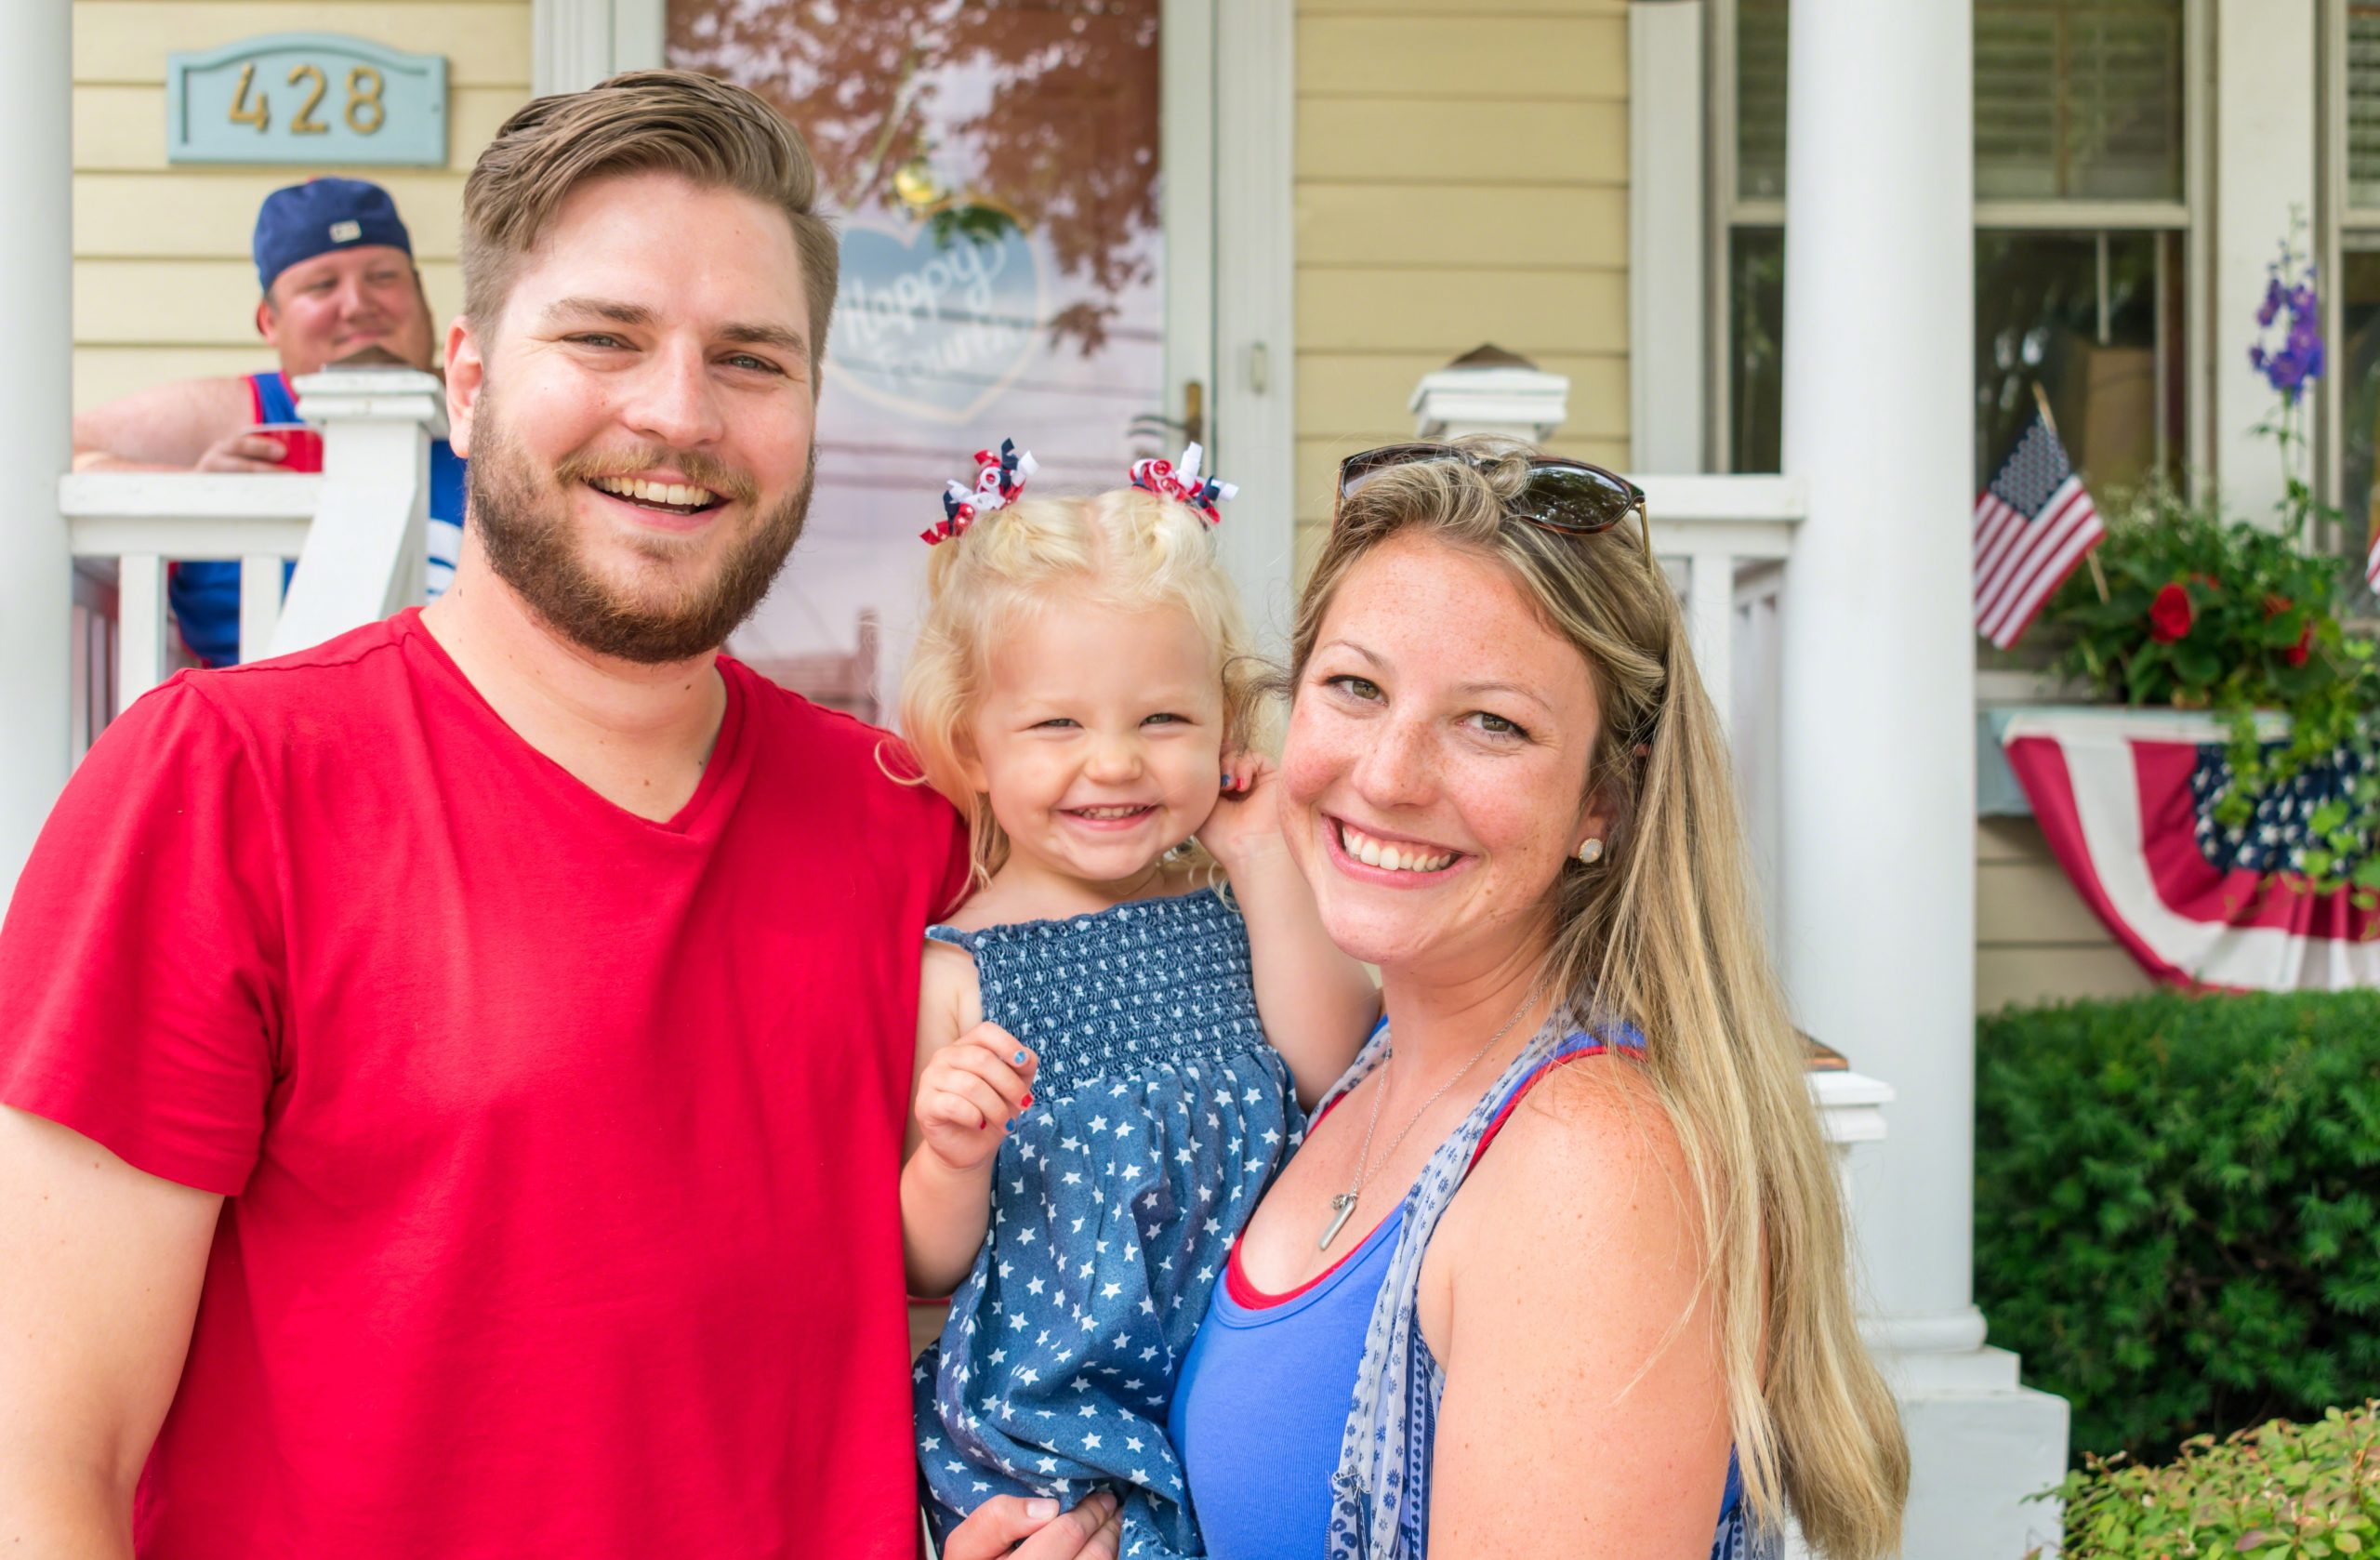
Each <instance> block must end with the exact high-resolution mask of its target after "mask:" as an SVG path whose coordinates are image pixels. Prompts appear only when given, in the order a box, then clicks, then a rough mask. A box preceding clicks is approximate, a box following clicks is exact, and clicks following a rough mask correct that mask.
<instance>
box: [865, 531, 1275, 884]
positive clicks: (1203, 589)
mask: <svg viewBox="0 0 2380 1560" xmlns="http://www.w3.org/2000/svg"><path fill="white" fill-rule="evenodd" d="M1072 602H1097V603H1099V604H1101V605H1104V606H1109V607H1117V608H1121V609H1123V610H1126V611H1144V610H1147V609H1150V608H1155V607H1165V606H1178V607H1180V608H1182V609H1183V611H1185V612H1187V613H1188V614H1189V615H1190V617H1191V620H1192V621H1193V622H1195V623H1197V626H1198V628H1199V630H1200V631H1201V632H1202V633H1204V634H1205V635H1206V637H1207V641H1208V642H1209V643H1210V644H1212V645H1213V646H1214V650H1215V675H1216V676H1217V677H1218V678H1219V679H1221V680H1222V683H1223V747H1224V749H1225V751H1230V750H1232V749H1234V748H1237V747H1248V746H1250V744H1251V743H1252V742H1253V741H1254V740H1255V736H1256V726H1257V716H1258V711H1259V709H1260V707H1261V706H1262V703H1263V695H1262V694H1261V693H1260V692H1259V688H1258V684H1259V681H1260V677H1259V675H1258V668H1257V666H1256V664H1255V662H1254V661H1253V660H1251V659H1250V655H1249V653H1248V633H1247V629H1246V628H1244V627H1243V626H1242V621H1241V617H1240V612H1239V593H1238V591H1237V589H1236V588H1235V587H1234V586H1233V584H1232V580H1231V576H1230V575H1228V574H1226V573H1225V572H1224V570H1223V563H1222V562H1221V561H1220V560H1219V559H1218V558H1217V557H1216V555H1215V545H1214V538H1213V537H1211V536H1210V535H1208V534H1207V524H1206V522H1205V520H1204V519H1203V518H1202V517H1200V516H1199V515H1198V513H1197V511H1195V510H1193V509H1191V508H1190V506H1189V505H1187V504H1184V503H1183V502H1181V501H1180V500H1179V499H1175V498H1169V497H1165V496H1160V495H1158V494H1155V493H1151V492H1148V491H1146V490H1144V489H1142V488H1134V487H1126V488H1118V489H1116V490H1115V491H1113V492H1109V493H1102V494H1098V495H1095V496H1080V497H1052V498H1025V499H1020V500H1018V501H1017V502H1016V503H1013V504H1011V505H1010V506H1008V507H1007V508H1006V509H994V510H992V511H991V512H990V513H988V514H985V515H984V516H982V517H981V518H979V519H977V520H976V521H975V522H973V523H972V525H970V526H969V527H968V528H967V530H966V531H965V533H964V534H962V535H959V536H956V537H953V538H952V539H950V540H948V541H945V542H943V543H942V544H941V545H939V546H938V547H936V548H935V549H933V557H932V560H930V561H929V562H928V563H927V566H926V611H925V621H924V624H923V625H922V627H920V628H919V632H918V642H917V647H916V648H915V649H914V650H912V651H911V652H910V654H909V661H908V665H907V666H906V668H904V669H903V671H902V676H901V697H900V704H899V710H900V714H899V718H898V719H899V722H900V730H901V735H902V736H903V738H904V739H906V742H907V743H908V747H909V751H910V753H911V755H912V756H913V757H914V759H915V760H916V768H917V771H918V772H919V774H920V775H921V777H922V779H923V780H924V783H925V784H927V785H930V786H932V787H933V788H934V789H935V790H937V791H939V792H941V793H942V794H943V795H944V796H945V797H946V798H948V799H949V800H950V803H951V805H952V806H954V807H956V808H958V809H959V813H961V814H962V815H964V816H965V817H966V819H967V823H968V838H969V840H970V842H971V847H972V866H973V877H974V882H975V886H976V887H977V888H982V887H983V886H984V885H985V884H986V883H988V882H990V881H991V876H992V874H993V873H995V872H997V871H998V870H999V869H1000V867H1001V866H1002V865H1003V864H1004V863H1005V862H1006V861H1007V860H1008V852H1009V843H1008V837H1007V835H1006V834H1005V833H1003V832H1002V831H1001V829H1000V826H999V823H998V820H997V819H995V818H994V817H993V816H992V807H991V800H990V799H989V798H987V797H985V796H984V795H983V794H982V793H981V792H979V791H977V790H976V789H975V788H974V787H972V786H971V785H970V784H969V783H968V780H967V770H966V760H967V754H968V750H969V744H970V737H969V726H970V724H971V723H972V721H973V719H974V713H975V707H976V704H977V702H978V701H979V700H980V699H981V697H982V695H983V692H984V686H985V677H986V675H987V672H988V668H989V666H990V662H991V656H992V651H993V648H994V646H995V645H996V644H997V643H998V639H999V637H1000V635H1002V634H1003V633H1006V632H1008V631H1010V630H1011V629H1012V628H1014V626H1015V625H1017V624H1018V623H1021V622H1024V621H1025V620H1026V619H1027V618H1029V617H1030V616H1031V615H1034V614H1036V613H1040V612H1049V611H1064V608H1065V607H1066V606H1067V605H1068V604H1069V603H1072Z"/></svg>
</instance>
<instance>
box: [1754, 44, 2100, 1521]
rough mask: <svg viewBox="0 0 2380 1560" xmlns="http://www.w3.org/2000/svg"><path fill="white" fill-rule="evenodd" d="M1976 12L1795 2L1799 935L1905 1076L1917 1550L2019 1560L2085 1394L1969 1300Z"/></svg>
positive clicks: (1892, 1236) (1877, 1319)
mask: <svg viewBox="0 0 2380 1560" xmlns="http://www.w3.org/2000/svg"><path fill="white" fill-rule="evenodd" d="M1971 28H1972V9H1971V0H1926V3H1925V4H1923V5H1911V4H1910V3H1909V0H1797V3H1796V4H1795V5H1794V7H1793V25H1792V46H1791V47H1792V52H1791V59H1790V63H1789V66H1788V71H1789V78H1788V90H1787V105H1788V106H1787V112H1788V114H1789V119H1788V125H1787V139H1786V144H1787V147H1788V157H1789V164H1788V177H1787V197H1788V205H1787V215H1786V228H1785V376H1786V378H1785V397H1784V401H1785V430H1784V466H1785V469H1786V471H1787V473H1788V474H1790V475H1793V476H1797V477H1799V478H1801V479H1803V480H1804V481H1805V483H1806V484H1807V491H1808V496H1809V514H1808V518H1807V519H1805V521H1804V522H1802V526H1801V530H1800V534H1799V535H1798V536H1797V537H1796V538H1795V541H1794V545H1793V556H1792V565H1791V571H1790V574H1789V576H1788V578H1789V584H1788V593H1787V597H1786V601H1785V604H1784V608H1783V615H1782V654H1781V656H1780V662H1781V674H1782V680H1783V682H1782V699H1781V710H1780V717H1781V722H1782V726H1783V731H1782V734H1781V739H1780V748H1781V759H1782V763H1781V771H1782V773H1781V775H1780V779H1779V786H1780V793H1781V794H1780V799H1779V800H1780V807H1779V813H1780V827H1781V831H1782V836H1783V838H1782V840H1781V852H1780V853H1781V855H1782V857H1783V863H1782V866H1783V882H1782V895H1781V903H1782V916H1781V924H1780V925H1779V927H1778V936H1777V944H1778V949H1779V951H1780V954H1781V956H1782V958H1783V961H1784V965H1785V970H1786V977H1787V981H1788V985H1789V990H1790V992H1791V994H1792V1000H1793V1002H1794V1006H1795V1011H1796V1012H1797V1014H1798V1016H1799V1017H1800V1019H1801V1021H1802V1023H1803V1025H1804V1027H1805V1028H1806V1029H1808V1030H1809V1032H1810V1033H1811V1034H1813V1035H1815V1036H1817V1037H1818V1038H1819V1039H1820V1040H1822V1041H1824V1042H1825V1043H1826V1044H1828V1045H1831V1046H1833V1047H1835V1048H1837V1049H1839V1050H1840V1051H1843V1052H1845V1054H1846V1055H1847V1056H1848V1057H1849V1058H1850V1060H1851V1063H1852V1064H1853V1065H1854V1066H1856V1067H1858V1069H1859V1070H1860V1071H1861V1072H1863V1073H1868V1074H1872V1075H1874V1076H1875V1077H1880V1078H1884V1079H1887V1080H1889V1081H1890V1083H1891V1085H1892V1086H1893V1088H1894V1090H1895V1091H1896V1092H1897V1099H1896V1101H1895V1104H1894V1105H1893V1107H1892V1116H1893V1130H1892V1136H1891V1137H1890V1139H1889V1140H1888V1141H1886V1142H1885V1143H1884V1144H1881V1145H1879V1148H1878V1151H1877V1152H1876V1153H1875V1154H1874V1155H1873V1157H1872V1158H1871V1163H1870V1164H1869V1165H1868V1166H1866V1167H1863V1168H1862V1172H1861V1173H1860V1174H1859V1175H1858V1176H1857V1177H1856V1178H1855V1179H1857V1180H1858V1181H1859V1184H1858V1186H1857V1187H1856V1189H1855V1194H1854V1207H1855V1210H1856V1211H1857V1216H1858V1223H1859V1225H1860V1231H1861V1245H1862V1250H1863V1256H1864V1261H1865V1267H1866V1271H1867V1277H1868V1283H1869V1288H1870V1292H1869V1294H1868V1296H1867V1297H1866V1299H1867V1303H1866V1304H1865V1305H1864V1306H1863V1313H1864V1315H1866V1316H1867V1317H1868V1318H1869V1323H1868V1329H1869V1332H1870V1337H1871V1342H1872V1343H1873V1344H1874V1345H1875V1346H1876V1348H1877V1350H1878V1353H1879V1355H1880V1358H1881V1359H1882V1362H1883V1363H1884V1367H1885V1368H1886V1371H1887V1373H1888V1374H1889V1375H1890V1377H1891V1378H1892V1380H1893V1382H1894V1385H1895V1387H1896V1390H1897V1393H1898V1395H1899V1396H1900V1399H1901V1404H1902V1411H1903V1416H1904V1420H1905V1422H1906V1423H1907V1426H1908V1430H1909V1434H1910V1440H1911V1451H1912V1454H1913V1461H1914V1480H1913V1486H1912V1489H1911V1501H1910V1512H1909V1535H1908V1540H1907V1550H1906V1552H1907V1553H1910V1554H1911V1555H1923V1556H1925V1557H1926V1560H1968V1557H1972V1560H1987V1557H1989V1560H2006V1557H2007V1556H2009V1555H2014V1554H2021V1553H2024V1552H2025V1550H2026V1548H2027V1547H2028V1546H2027V1542H2026V1540H2027V1535H2028V1534H2029V1533H2054V1531H2055V1527H2056V1520H2055V1515H2054V1514H2053V1513H2051V1512H2050V1511H2048V1510H2047V1509H2045V1508H2043V1507H2040V1506H2026V1505H2023V1504H2021V1502H2022V1501H2023V1499H2024V1497H2026V1496H2028V1495H2030V1494H2031V1493H2032V1492H2034V1491H2036V1490H2039V1489H2041V1488H2043V1487H2046V1486H2048V1485H2050V1484H2052V1483H2054V1482H2055V1481H2056V1478H2057V1477H2058V1475H2059V1474H2060V1473H2061V1471H2062V1469H2063V1466H2064V1461H2065V1453H2066V1406H2065V1404H2064V1403H2063V1402H2061V1401H2060V1400H2058V1399H2056V1398H2053V1397H2048V1396H2044V1395H2041V1394H2038V1393H2030V1392H2025V1391H2022V1390H2020V1389H2019V1388H2018V1387H2017V1384H2016V1358H2015V1356H2014V1355H2009V1354H2007V1353H2005V1352H2004V1351H2002V1350H1993V1349H1986V1348H1984V1347H1983V1346H1982V1345H1983V1340H1984V1320H1983V1316H1982V1315H1981V1314H1980V1313H1979V1312H1977V1309H1976V1308H1975V1306H1974V1304H1973V1303H1972V1299H1973V1289H1972V1284H1971V1278H1972V1263H1971V1242H1972V1234H1973V1200H1974V1119H1975V1057H1974V1036H1975V805H1974V802H1975V723H1974V690H1975V654H1974V631H1973V628H1972V614H1971V610H1970V601H1969V596H1970V584H1969V574H1968V571H1969V558H1970V544H1969V535H1968V520H1967V515H1968V508H1969V505H1970V502H1971V500H1972V496H1973V495H1972V492H1971V486H1972V476H1973V471H1974V464H1975V456H1974V449H1973V443H1974V430H1973V420H1972V411H1971V406H1972V402H1973V395H1974V391H1973V377H1974V369H1973V363H1972V347H1971V345H1970V342H1971V340H1972V334H1971V332H1970V331H1969V329H1968V322H1969V321H1970V320H1971V319H1972V317H1973V312H1974V308H1975V297H1974V293H1975V289H1974V229H1973V220H1974V219H1973V161H1972V159H1973V148H1972V140H1973V128H1972V119H1971V113H1970V101H1971V97H1970V94H1971V87H1972V68H1973V59H1972V57H1973V44H1972V36H1973V34H1972V32H1971Z"/></svg>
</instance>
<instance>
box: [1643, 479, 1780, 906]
mask: <svg viewBox="0 0 2380 1560" xmlns="http://www.w3.org/2000/svg"><path fill="white" fill-rule="evenodd" d="M1635 482H1636V484H1637V485H1638V486H1639V487H1642V488H1643V489H1644V490H1645V500H1646V506H1645V507H1646V511H1647V512H1648V513H1649V514H1650V515H1651V517H1652V522H1653V551H1654V552H1655V554H1656V555H1658V556H1659V558H1660V560H1661V562H1662V564H1663V566H1664V567H1665V568H1667V569H1668V570H1669V573H1670V580H1671V583H1672V584H1673V586H1675V587H1676V588H1677V592H1678V602H1679V605H1680V607H1681V609H1682V610H1683V611H1684V614H1685V616H1686V630H1687V632H1688V634H1689V635H1691V636H1692V639H1693V641H1694V660H1695V665H1696V666H1697V667H1698V668H1700V669H1701V672H1702V681H1703V685H1704V686H1705V687H1706V688H1708V689H1709V690H1710V694H1711V702H1712V704H1713V705H1714V706H1716V707H1717V708H1718V713H1719V721H1720V724H1721V725H1722V727H1723V728H1724V729H1725V730H1726V733H1727V739H1728V745H1729V747H1730V748H1731V749H1732V750H1733V752H1734V754H1735V760H1736V782H1737V786H1738V787H1739V791H1740V793H1741V796H1742V800H1743V810H1744V827H1745V832H1746V834H1747V836H1748V837H1749V839H1750V842H1751V846H1752V856H1753V859H1754V860H1755V861H1756V862H1757V863H1758V864H1759V867H1760V874H1761V882H1762V886H1763V892H1764V894H1765V899H1766V909H1767V912H1768V916H1769V922H1770V924H1771V925H1774V924H1776V917H1777V913H1778V830H1779V814H1778V747H1777V738H1778V726H1777V709H1778V702H1779V700H1780V699H1781V698H1782V696H1783V693H1784V689H1783V685H1782V682H1781V680H1780V676H1779V666H1778V620H1779V614H1780V613H1781V612H1782V610H1783V607H1784V602H1785V595H1786V589H1787V586H1788V581H1789V577H1790V573H1791V568H1792V551H1793V532H1794V529H1795V527H1797V526H1798V525H1799V524H1800V523H1801V521H1802V516H1803V515H1804V513H1805V511H1806V509H1807V500H1806V498H1805V495H1804V490H1803V486H1802V484H1801V483H1800V482H1799V481H1797V480H1796V479H1794V478H1792V477H1777V476H1742V477H1712V476H1650V477H1638V478H1636V479H1635Z"/></svg>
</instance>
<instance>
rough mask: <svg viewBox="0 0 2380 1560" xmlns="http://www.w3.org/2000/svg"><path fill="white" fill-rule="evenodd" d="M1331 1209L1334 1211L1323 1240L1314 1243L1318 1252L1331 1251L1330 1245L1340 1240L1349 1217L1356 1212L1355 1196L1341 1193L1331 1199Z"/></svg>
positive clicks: (1324, 1231)
mask: <svg viewBox="0 0 2380 1560" xmlns="http://www.w3.org/2000/svg"><path fill="white" fill-rule="evenodd" d="M1330 1207H1331V1209H1332V1210H1333V1211H1332V1213H1331V1215H1330V1223H1329V1224H1328V1225H1326V1226H1325V1227H1324V1229H1323V1232H1322V1238H1321V1239H1320V1240H1317V1241H1316V1242H1315V1243H1314V1249H1316V1250H1317V1251H1328V1250H1329V1249H1330V1243H1331V1242H1332V1241H1334V1240H1336V1239H1338V1238H1339V1232H1340V1231H1341V1230H1342V1229H1344V1228H1345V1227H1346V1225H1347V1217H1348V1215H1350V1214H1352V1213H1354V1212H1355V1193H1353V1192H1342V1193H1340V1194H1339V1195H1338V1196H1335V1197H1333V1198H1331V1199H1330Z"/></svg>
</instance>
